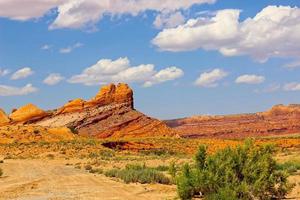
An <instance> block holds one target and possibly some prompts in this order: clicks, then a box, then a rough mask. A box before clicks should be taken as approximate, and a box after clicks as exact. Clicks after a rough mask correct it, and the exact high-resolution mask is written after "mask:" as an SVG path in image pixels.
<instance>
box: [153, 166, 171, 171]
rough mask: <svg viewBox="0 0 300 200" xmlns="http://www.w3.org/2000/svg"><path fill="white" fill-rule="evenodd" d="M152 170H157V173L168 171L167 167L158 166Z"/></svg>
mask: <svg viewBox="0 0 300 200" xmlns="http://www.w3.org/2000/svg"><path fill="white" fill-rule="evenodd" d="M153 169H155V170H157V171H161V172H164V171H168V170H169V166H166V165H158V166H157V167H154V168H153Z"/></svg>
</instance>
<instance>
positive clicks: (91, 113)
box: [31, 83, 175, 138]
mask: <svg viewBox="0 0 300 200" xmlns="http://www.w3.org/2000/svg"><path fill="white" fill-rule="evenodd" d="M51 113H52V114H50V115H49V116H46V117H44V118H40V119H39V120H34V121H33V122H32V123H31V124H34V125H38V126H44V127H50V128H54V127H69V128H71V129H72V130H74V131H75V132H76V133H78V134H79V135H83V136H93V137H97V138H108V137H115V138H120V137H163V136H173V135H175V131H174V130H173V129H171V128H169V127H168V126H166V124H165V123H164V122H162V121H160V120H157V119H154V118H151V117H148V116H146V115H144V114H142V113H141V112H139V111H137V110H135V109H134V105H133V91H132V89H131V88H130V87H129V86H128V85H127V84H124V83H119V84H118V85H115V84H109V85H106V86H103V87H102V88H101V89H100V91H99V92H98V94H96V96H95V97H94V98H92V99H90V100H87V101H84V100H82V99H75V100H71V101H69V102H68V103H67V104H65V105H64V106H62V107H61V108H59V109H57V111H52V112H51Z"/></svg>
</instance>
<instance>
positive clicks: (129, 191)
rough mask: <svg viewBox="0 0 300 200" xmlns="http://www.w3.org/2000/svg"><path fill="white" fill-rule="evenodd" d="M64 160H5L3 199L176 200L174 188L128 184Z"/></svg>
mask: <svg viewBox="0 0 300 200" xmlns="http://www.w3.org/2000/svg"><path fill="white" fill-rule="evenodd" d="M66 162H67V161H65V160H5V161H4V163H3V164H1V168H2V169H3V171H4V175H3V177H2V178H0V199H1V200H4V199H5V200H7V199H15V200H43V199H47V200H71V199H72V200H75V199H76V200H77V199H83V200H89V199H108V200H109V199H114V200H117V199H120V200H121V199H124V200H136V199H163V200H165V199H174V198H175V197H176V188H175V186H167V185H160V184H153V185H149V184H145V185H142V184H125V183H122V182H121V181H118V180H112V179H110V178H107V177H105V176H104V175H98V174H97V175H96V174H91V173H88V172H86V171H85V170H84V169H76V168H74V166H67V165H66ZM68 162H70V161H68Z"/></svg>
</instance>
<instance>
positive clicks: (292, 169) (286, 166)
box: [277, 160, 300, 174]
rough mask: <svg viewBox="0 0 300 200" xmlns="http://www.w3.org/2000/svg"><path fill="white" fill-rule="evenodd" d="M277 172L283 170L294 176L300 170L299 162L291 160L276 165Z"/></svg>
mask: <svg viewBox="0 0 300 200" xmlns="http://www.w3.org/2000/svg"><path fill="white" fill-rule="evenodd" d="M277 169H278V170H285V171H287V172H288V173H290V174H296V173H297V171H298V170H300V161H297V160H291V161H287V162H284V163H280V164H277Z"/></svg>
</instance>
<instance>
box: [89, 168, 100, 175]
mask: <svg viewBox="0 0 300 200" xmlns="http://www.w3.org/2000/svg"><path fill="white" fill-rule="evenodd" d="M89 172H90V173H92V174H103V170H102V169H100V168H98V169H93V168H92V169H90V170H89Z"/></svg>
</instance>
